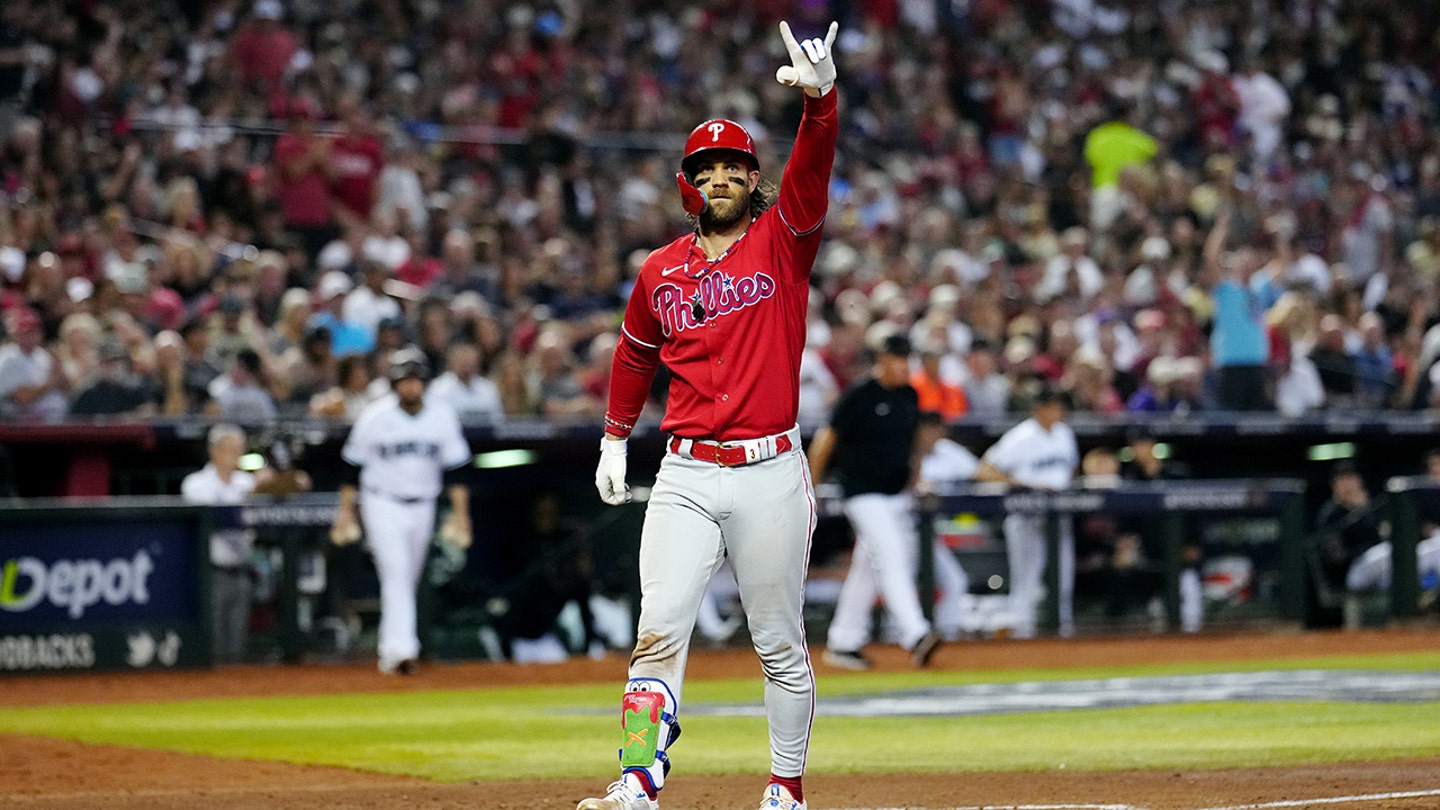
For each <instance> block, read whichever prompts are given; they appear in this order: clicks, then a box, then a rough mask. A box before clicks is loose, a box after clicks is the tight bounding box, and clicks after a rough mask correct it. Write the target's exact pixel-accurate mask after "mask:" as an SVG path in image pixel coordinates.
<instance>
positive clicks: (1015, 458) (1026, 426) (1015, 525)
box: [975, 386, 1080, 638]
mask: <svg viewBox="0 0 1440 810" xmlns="http://www.w3.org/2000/svg"><path fill="white" fill-rule="evenodd" d="M1064 419H1065V400H1064V394H1063V393H1062V392H1060V391H1058V390H1055V389H1053V388H1050V387H1049V386H1045V387H1042V388H1041V389H1040V391H1039V392H1038V393H1037V394H1036V396H1035V400H1034V404H1033V407H1032V409H1031V417H1030V418H1029V419H1026V420H1025V421H1023V422H1021V423H1019V424H1017V425H1015V426H1014V427H1012V428H1010V429H1009V430H1007V431H1005V433H1004V434H1003V435H1001V437H1000V439H999V441H997V442H995V444H993V445H991V447H990V449H989V450H986V451H985V455H984V456H983V457H981V459H980V469H978V470H976V472H975V479H976V480H977V481H998V482H1002V483H1004V484H1006V485H1008V486H1012V487H1025V488H1029V489H1046V490H1059V489H1066V488H1067V487H1069V486H1070V482H1071V480H1072V479H1073V478H1074V476H1075V468H1076V466H1077V465H1078V464H1079V463H1080V449H1079V447H1078V446H1077V444H1076V442H1075V432H1074V431H1073V430H1071V429H1070V426H1069V425H1067V424H1065V422H1064V421H1063V420H1064ZM1001 525H1002V527H1003V528H1004V531H1005V555H1006V557H1007V558H1008V559H1009V561H1010V609H1011V611H1012V612H1013V613H1014V614H1015V616H1016V620H1015V621H1016V625H1015V628H1014V635H1015V637H1016V638H1032V637H1033V636H1034V635H1035V609H1036V607H1037V606H1038V605H1039V603H1040V591H1041V583H1042V581H1043V579H1044V576H1045V516H1044V515H1008V516H1006V518H1005V521H1004V523H1003V524H1001ZM1057 564H1058V565H1059V566H1060V594H1059V599H1060V634H1061V635H1062V636H1068V635H1070V634H1071V633H1072V632H1074V604H1073V599H1074V594H1075V535H1074V532H1073V531H1072V529H1071V526H1070V521H1069V520H1065V519H1063V518H1062V519H1061V521H1060V559H1059V560H1058V561H1057Z"/></svg>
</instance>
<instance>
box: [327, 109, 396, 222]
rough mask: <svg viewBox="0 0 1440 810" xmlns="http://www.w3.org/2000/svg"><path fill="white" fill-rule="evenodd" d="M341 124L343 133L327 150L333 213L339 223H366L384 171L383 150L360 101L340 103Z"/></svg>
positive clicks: (367, 113) (373, 205)
mask: <svg viewBox="0 0 1440 810" xmlns="http://www.w3.org/2000/svg"><path fill="white" fill-rule="evenodd" d="M340 120H341V121H342V122H343V123H344V125H345V128H344V131H342V132H341V134H340V137H338V138H336V139H335V142H334V144H332V146H331V147H330V162H331V176H332V178H333V180H332V184H333V185H332V189H333V191H334V194H335V202H336V203H338V205H337V206H336V207H335V213H336V215H337V216H338V217H339V218H340V219H341V220H342V221H348V220H352V219H359V220H362V221H363V220H368V219H369V218H370V212H371V210H372V209H373V208H374V207H375V192H376V181H377V180H378V179H379V177H380V172H381V170H383V169H384V168H385V147H384V145H383V144H382V143H381V142H380V138H379V137H378V136H377V135H376V134H375V128H374V126H373V124H372V123H371V119H370V115H369V112H368V111H367V110H366V109H365V105H364V103H363V102H362V101H361V100H360V99H358V98H355V97H347V98H345V99H342V100H341V102H340Z"/></svg>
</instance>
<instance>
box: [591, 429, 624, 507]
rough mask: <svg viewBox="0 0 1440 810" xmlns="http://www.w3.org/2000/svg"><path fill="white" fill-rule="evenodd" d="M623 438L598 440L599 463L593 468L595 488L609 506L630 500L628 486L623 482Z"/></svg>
mask: <svg viewBox="0 0 1440 810" xmlns="http://www.w3.org/2000/svg"><path fill="white" fill-rule="evenodd" d="M628 444H629V442H628V441H626V440H625V439H618V440H617V439H601V440H600V465H599V466H598V467H596V468H595V488H596V489H597V490H599V491H600V500H602V501H604V502H605V503H608V504H610V505H611V506H619V505H620V504H622V503H629V502H630V486H629V485H628V484H626V483H625V456H626V453H627V448H626V445H628Z"/></svg>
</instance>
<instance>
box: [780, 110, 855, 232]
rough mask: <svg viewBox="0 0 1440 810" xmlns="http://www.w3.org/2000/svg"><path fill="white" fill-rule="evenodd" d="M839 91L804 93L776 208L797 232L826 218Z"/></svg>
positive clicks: (790, 227) (810, 230)
mask: <svg viewBox="0 0 1440 810" xmlns="http://www.w3.org/2000/svg"><path fill="white" fill-rule="evenodd" d="M838 95H839V91H837V90H835V89H834V88H831V90H830V92H828V93H826V94H825V95H823V96H821V97H819V98H812V97H810V96H809V95H806V96H805V114H804V115H803V116H801V118H800V128H799V130H798V131H797V132H796V133H795V149H794V151H792V152H791V153H790V160H789V161H788V162H787V163H786V164H785V174H784V176H783V177H781V178H780V198H779V200H778V201H777V202H776V204H775V205H776V208H778V209H780V210H779V213H780V218H781V219H782V220H784V222H785V225H786V226H787V227H789V229H790V232H791V233H793V234H795V235H796V236H805V235H807V234H810V233H813V232H814V231H815V230H816V229H818V228H819V227H820V225H821V224H823V223H824V221H825V210H826V208H827V207H828V205H829V202H830V169H831V167H832V166H833V165H834V164H835V140H836V137H837V133H838V132H839V128H840V127H839V114H838V112H837V111H836V101H835V97H836V96H838Z"/></svg>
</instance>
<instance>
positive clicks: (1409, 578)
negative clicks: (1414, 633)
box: [1388, 479, 1420, 619]
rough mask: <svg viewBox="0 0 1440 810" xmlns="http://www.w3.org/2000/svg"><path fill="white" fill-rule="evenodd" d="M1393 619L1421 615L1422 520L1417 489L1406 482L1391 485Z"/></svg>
mask: <svg viewBox="0 0 1440 810" xmlns="http://www.w3.org/2000/svg"><path fill="white" fill-rule="evenodd" d="M1388 489H1389V490H1390V492H1389V496H1390V498H1389V499H1390V616H1391V617H1392V618H1396V619H1403V618H1409V617H1412V616H1415V615H1416V614H1418V613H1419V612H1420V571H1419V562H1418V560H1417V559H1416V557H1415V547H1416V545H1417V544H1418V543H1419V542H1420V517H1419V513H1418V512H1417V510H1416V509H1415V495H1414V490H1412V489H1411V487H1410V485H1409V484H1408V483H1406V482H1405V481H1404V480H1403V479H1392V480H1391V482H1390V486H1389V487H1388Z"/></svg>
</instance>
